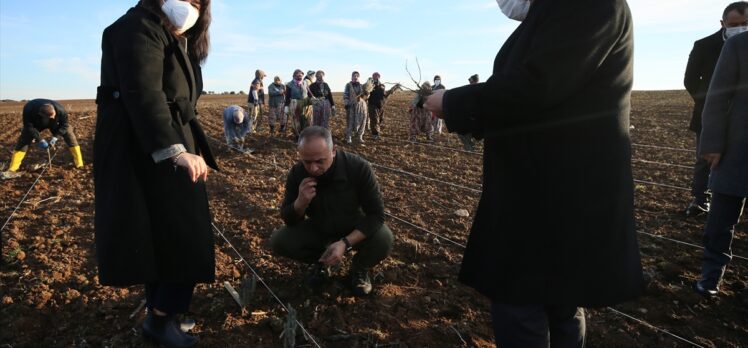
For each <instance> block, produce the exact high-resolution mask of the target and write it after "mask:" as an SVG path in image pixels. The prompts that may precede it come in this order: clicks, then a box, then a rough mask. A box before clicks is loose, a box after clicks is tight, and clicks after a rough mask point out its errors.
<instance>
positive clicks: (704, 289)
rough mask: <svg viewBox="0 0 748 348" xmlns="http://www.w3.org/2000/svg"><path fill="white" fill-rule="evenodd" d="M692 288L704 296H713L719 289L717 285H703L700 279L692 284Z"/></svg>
mask: <svg viewBox="0 0 748 348" xmlns="http://www.w3.org/2000/svg"><path fill="white" fill-rule="evenodd" d="M693 289H694V290H695V291H696V292H697V293H699V294H700V295H702V296H706V297H714V296H717V294H718V293H719V289H717V287H714V288H712V287H709V286H707V285H705V284H704V282H703V281H701V280H699V281H697V282H696V284H694V285H693Z"/></svg>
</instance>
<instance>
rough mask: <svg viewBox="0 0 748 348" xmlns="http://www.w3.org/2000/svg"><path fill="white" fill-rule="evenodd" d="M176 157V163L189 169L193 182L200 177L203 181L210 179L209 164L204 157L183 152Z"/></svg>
mask: <svg viewBox="0 0 748 348" xmlns="http://www.w3.org/2000/svg"><path fill="white" fill-rule="evenodd" d="M174 158H175V159H176V160H175V161H174V165H176V166H180V167H184V168H185V169H187V174H188V175H189V176H190V179H191V180H192V182H194V183H196V182H197V181H198V180H200V179H203V181H205V180H207V179H208V165H207V164H205V160H204V159H203V158H202V157H200V156H198V155H193V154H191V153H188V152H182V153H181V154H179V155H176V156H175V157H174Z"/></svg>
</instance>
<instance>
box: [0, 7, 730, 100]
mask: <svg viewBox="0 0 748 348" xmlns="http://www.w3.org/2000/svg"><path fill="white" fill-rule="evenodd" d="M732 1H733V0H729V1H725V0H656V1H655V0H629V6H630V7H631V11H632V14H633V17H634V28H635V29H634V30H635V58H634V59H635V63H634V66H635V71H634V89H635V90H661V89H683V73H684V70H685V66H686V62H687V60H688V54H689V52H690V51H691V48H692V47H693V42H694V41H695V40H697V39H700V38H702V37H704V36H707V35H709V34H712V33H714V32H716V31H717V30H719V28H720V24H719V20H720V18H721V16H722V10H723V9H724V8H725V6H727V4H729V3H730V2H732ZM136 3H137V0H105V1H102V0H95V1H94V0H77V1H59V0H0V99H12V100H21V99H32V98H50V99H88V98H94V97H95V94H96V87H97V86H98V84H99V83H98V82H99V64H100V59H101V33H102V32H103V30H104V28H106V27H107V26H108V25H109V24H111V23H112V22H114V21H115V20H116V19H117V18H119V17H120V16H121V15H122V14H124V13H125V12H126V11H127V9H128V8H130V7H132V6H134V5H135V4H136ZM212 3H213V5H212V6H213V7H212V10H213V24H212V26H211V40H212V41H211V51H210V55H209V56H208V60H207V62H206V63H205V65H204V69H203V76H204V80H205V88H204V89H205V90H206V91H214V92H216V93H220V92H224V91H235V92H239V91H241V90H244V91H245V92H246V91H247V89H248V86H249V83H250V82H251V80H252V78H253V77H254V72H255V70H256V69H262V70H264V71H265V72H266V73H267V74H268V78H267V79H266V81H265V83H266V85H267V84H269V83H271V82H272V78H273V76H276V75H277V76H280V77H281V79H282V80H283V81H284V82H285V81H288V80H289V79H290V78H291V75H292V73H293V70H294V69H297V68H298V69H302V70H304V71H307V70H320V69H321V70H324V71H325V73H326V76H325V80H326V81H327V82H328V84H330V87H331V88H332V89H333V91H341V90H342V89H343V87H344V85H345V83H346V82H347V81H349V79H350V73H351V72H352V71H354V70H356V71H360V72H361V75H362V76H364V77H368V76H370V75H371V74H372V73H373V72H375V71H377V72H379V73H380V74H381V75H382V80H383V81H385V82H402V83H406V86H411V85H412V84H413V83H412V82H410V78H409V77H408V74H407V73H406V71H405V63H406V60H407V61H408V62H409V64H410V70H411V72H413V73H414V75H416V76H415V78H416V79H418V76H417V75H418V71H417V70H418V69H417V67H416V65H415V59H416V57H417V58H418V60H419V61H420V65H421V71H422V81H427V80H432V79H433V77H434V75H436V74H438V75H440V76H441V77H442V83H443V84H444V85H445V86H447V87H448V88H449V87H457V86H461V85H464V84H467V79H468V77H469V76H470V75H472V74H476V73H477V74H479V75H480V78H481V81H484V80H485V79H486V78H488V77H489V76H490V74H491V68H492V65H493V60H494V57H495V56H496V53H497V52H498V50H499V49H500V48H501V46H502V44H503V43H504V41H505V40H506V38H507V37H509V35H510V34H511V32H512V31H513V30H514V29H515V28H516V27H517V25H518V22H516V21H512V20H510V19H507V18H506V17H505V16H504V15H503V14H502V13H501V11H500V10H499V7H498V5H497V4H496V1H495V0H463V1H446V0H419V1H416V0H346V1H341V0H321V1H309V0H283V1H280V0H263V1H256V0H213V1H212Z"/></svg>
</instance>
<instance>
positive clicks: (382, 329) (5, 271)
mask: <svg viewBox="0 0 748 348" xmlns="http://www.w3.org/2000/svg"><path fill="white" fill-rule="evenodd" d="M337 99H338V100H339V99H340V96H337ZM408 99H409V98H408V97H407V96H406V95H404V94H400V95H398V96H396V97H393V99H391V100H390V101H389V103H388V105H387V108H386V113H387V114H386V115H387V116H386V117H387V119H386V126H385V135H386V136H387V137H386V138H385V139H384V140H381V141H378V142H375V141H373V140H370V138H369V137H368V136H367V137H366V140H367V142H366V143H365V144H364V145H354V146H345V145H341V146H342V148H343V149H345V150H350V151H354V152H357V153H360V154H362V155H363V156H364V157H366V158H367V159H369V160H370V161H371V162H372V163H374V164H375V169H376V172H377V177H378V180H379V182H380V184H381V186H382V191H383V196H384V199H385V204H386V207H387V212H388V213H389V214H392V215H393V216H397V217H400V218H402V219H405V220H407V221H409V222H412V223H414V224H416V225H419V226H423V227H426V228H428V229H429V230H431V231H433V232H435V233H438V234H440V235H443V236H445V237H447V238H449V239H451V240H454V241H456V242H458V243H462V244H464V243H465V241H466V238H467V234H468V231H469V228H470V223H471V220H472V212H473V211H474V208H475V206H476V204H477V198H478V194H477V193H475V192H473V191H471V190H468V189H464V188H458V187H454V186H450V185H448V184H444V183H440V182H436V181H432V180H428V179H425V178H422V177H414V176H410V175H407V174H403V173H398V172H395V171H392V170H391V169H388V168H392V169H400V170H404V171H407V172H411V173H417V174H421V175H423V176H425V177H429V178H434V179H438V180H441V181H443V182H447V183H453V184H457V185H461V186H465V187H468V188H476V189H479V188H480V183H481V158H480V155H477V154H471V153H465V152H459V151H454V150H451V149H445V148H437V147H434V146H430V145H426V144H422V143H419V144H412V143H409V142H406V141H404V140H405V139H406V134H407V125H408V121H407V113H406V111H407V102H408ZM232 103H236V104H240V105H243V104H244V97H243V96H231V97H227V96H208V97H205V98H203V99H202V100H201V103H200V114H201V118H202V121H203V123H204V126H205V128H206V131H207V132H208V133H209V135H210V136H211V137H213V138H215V139H216V143H214V144H215V146H214V148H215V152H216V154H217V156H218V158H219V163H220V164H221V166H222V171H221V172H219V173H212V174H211V176H210V178H209V190H210V191H209V193H210V196H211V208H212V212H213V215H214V218H215V223H216V225H217V226H218V227H219V228H221V229H222V231H223V233H224V234H225V236H226V237H227V238H228V239H229V240H230V242H231V243H232V244H233V245H234V246H235V247H236V248H237V249H238V250H239V252H240V253H241V255H242V257H244V258H245V259H246V261H247V262H248V263H249V265H251V266H252V267H253V268H254V269H255V270H256V271H257V272H258V273H259V274H260V275H261V276H262V279H263V280H264V281H265V282H266V283H267V285H269V286H270V288H272V290H273V291H274V293H275V294H276V295H277V296H278V297H279V298H280V299H281V300H282V301H283V303H284V304H290V305H291V306H292V307H293V308H295V309H296V310H298V312H299V320H300V321H301V323H303V324H304V326H305V328H306V329H307V330H308V331H309V332H310V333H311V334H312V335H313V336H314V337H315V339H316V340H317V342H319V343H320V345H321V346H324V347H383V346H387V347H459V346H473V347H491V346H493V343H492V332H491V329H490V317H489V315H488V314H487V308H488V302H487V301H486V300H485V299H483V298H482V297H481V296H479V295H477V294H476V293H475V292H473V291H472V290H470V289H468V288H466V287H465V286H462V285H461V284H459V283H458V282H457V281H456V274H457V272H458V270H459V264H460V259H461V256H462V252H463V249H462V248H461V247H459V246H456V245H453V244H450V243H449V242H448V241H446V240H444V239H443V238H435V237H434V236H432V235H429V234H426V233H425V232H423V231H421V230H419V229H415V228H413V227H411V226H408V225H406V224H403V223H401V222H399V221H397V220H395V219H392V218H389V219H388V224H389V225H390V226H391V227H392V229H393V231H394V232H395V234H396V242H395V247H394V250H393V253H392V255H391V256H390V257H389V258H388V259H387V260H386V261H385V262H384V263H383V264H382V265H380V266H379V267H378V268H377V269H376V271H375V273H376V275H375V286H376V288H375V293H374V294H373V295H372V296H371V297H370V298H366V299H360V298H355V297H352V296H351V294H350V291H349V290H348V289H347V288H346V286H345V285H344V283H343V282H344V275H345V267H343V270H341V271H340V272H339V274H338V275H336V277H335V279H334V281H333V282H332V284H331V285H330V286H329V287H328V288H326V289H324V290H323V291H321V292H312V291H310V290H308V289H306V288H305V287H304V286H303V285H302V284H303V278H304V274H305V267H303V266H301V265H299V264H296V263H293V262H289V261H288V260H284V259H281V258H278V257H275V256H273V255H272V254H271V253H270V251H269V248H268V239H269V236H270V234H271V233H272V231H273V229H274V228H276V227H278V226H280V225H281V224H282V222H281V220H280V217H279V213H278V209H277V207H278V205H279V204H280V201H281V199H282V196H283V185H284V180H285V174H286V171H287V169H288V168H289V167H290V166H291V165H292V164H293V163H294V161H295V159H296V155H295V149H294V146H293V145H292V144H291V143H289V142H288V141H289V140H291V138H290V137H289V138H286V139H285V141H283V140H277V139H271V138H269V137H267V127H263V129H262V131H261V132H260V135H259V136H253V137H252V138H251V139H250V145H249V146H250V147H253V148H256V149H257V151H256V152H255V153H254V154H253V155H251V156H249V155H244V154H240V153H237V152H233V151H231V150H230V149H228V148H227V147H226V146H224V145H222V143H221V142H220V141H221V140H220V139H221V138H222V125H221V112H222V109H223V108H224V107H225V106H227V105H229V104H232ZM63 105H65V106H66V107H67V108H68V109H69V110H71V122H72V123H73V125H74V126H75V127H76V132H77V135H78V138H79V140H80V142H81V145H82V148H83V149H84V157H85V159H86V160H87V163H86V167H85V169H83V170H74V169H72V164H71V160H72V159H71V156H70V154H69V153H68V152H67V151H66V150H64V149H61V150H60V151H59V153H58V154H57V156H56V157H55V158H54V160H53V166H52V167H51V168H50V169H49V170H48V171H47V172H46V173H44V175H42V176H41V178H40V180H39V182H38V183H37V184H36V186H35V187H34V188H33V190H31V192H30V193H29V195H28V197H26V199H25V200H24V201H23V203H22V204H21V205H20V206H19V209H18V210H17V212H16V213H15V215H14V216H13V218H12V220H11V221H10V223H9V224H8V225H7V226H6V227H5V228H4V229H3V230H2V240H3V245H2V258H3V264H2V268H1V269H0V282H1V283H0V284H1V285H2V286H1V287H0V301H1V303H0V327H1V328H2V329H0V344H3V345H9V346H12V347H53V346H66V347H67V346H71V347H73V346H75V347H87V346H140V345H146V343H144V342H143V341H142V339H141V338H140V336H139V335H138V332H137V329H138V327H139V324H140V322H141V321H142V318H143V313H142V312H138V313H136V315H135V316H134V317H133V318H130V315H131V313H133V311H134V310H135V309H136V307H137V306H138V304H139V303H140V301H141V299H142V298H143V292H142V289H141V288H139V287H132V288H127V289H116V288H109V287H102V286H101V285H99V284H98V281H97V275H96V262H95V250H94V247H93V232H94V231H93V213H94V212H93V198H94V197H93V182H92V176H91V164H90V161H91V157H92V153H91V145H92V138H93V132H94V125H95V105H94V104H93V102H92V101H64V102H63ZM691 106H692V103H691V102H690V99H689V98H688V96H687V94H685V92H682V91H676V92H638V93H635V94H634V100H633V113H632V125H634V127H635V128H634V129H632V131H631V134H632V138H633V141H634V142H635V143H637V144H649V145H658V146H667V147H674V148H682V149H692V148H693V144H694V136H693V134H692V133H690V132H689V131H688V130H687V126H688V120H689V118H690V108H691ZM21 107H22V104H21V103H2V105H0V122H1V124H4V125H6V127H5V128H4V129H2V130H0V153H1V154H2V155H1V156H0V161H8V160H9V158H10V154H11V151H12V149H13V145H14V143H15V140H16V137H17V136H18V133H19V127H20V124H21V122H20V118H21V116H20V110H21ZM332 124H333V132H334V134H335V136H336V142H338V143H339V144H340V143H341V141H340V140H342V134H343V129H344V124H345V120H344V118H343V117H342V116H337V117H336V118H334V119H333V120H332ZM263 126H264V125H263ZM434 145H439V146H444V147H449V148H454V149H457V148H460V143H459V141H458V139H457V138H456V137H455V136H454V135H447V134H445V135H441V136H437V137H436V141H435V142H434ZM479 150H480V149H479ZM634 158H635V159H636V160H647V161H655V162H663V163H673V164H680V165H686V166H690V165H691V164H692V162H693V158H694V154H693V153H692V152H682V151H668V150H662V149H654V148H646V147H637V146H635V147H634ZM46 161H47V155H46V153H44V152H43V151H41V150H38V149H35V148H34V149H32V150H31V151H29V154H28V155H27V157H26V160H25V161H24V163H23V166H22V169H23V170H27V171H28V172H26V173H24V174H23V175H22V176H21V177H20V178H16V179H12V180H6V181H3V182H2V186H1V187H0V195H1V197H3V198H2V200H1V203H0V217H1V218H2V219H1V220H0V223H5V221H6V219H7V218H8V216H10V214H11V212H12V211H13V210H14V209H15V207H16V205H17V204H18V203H19V202H20V201H21V199H22V197H23V196H24V194H25V193H26V191H27V190H28V188H29V187H30V186H31V184H32V183H33V182H34V180H36V178H37V176H38V174H39V173H40V172H41V171H42V170H43V169H41V168H39V169H36V170H32V169H33V167H34V165H35V164H41V163H45V162H46ZM633 165H634V168H635V169H634V173H635V177H636V179H638V180H645V181H653V182H658V183H665V184H669V185H675V186H681V187H688V186H689V183H690V170H688V169H686V168H679V167H669V166H663V165H659V164H653V163H644V162H637V161H635V162H634V163H633ZM385 167H387V168H385ZM689 199H690V194H689V192H688V191H685V190H678V189H672V188H663V187H657V186H652V185H649V184H643V183H639V184H637V185H636V217H637V224H638V228H639V230H640V231H641V232H647V233H652V234H656V235H661V236H666V237H668V238H673V239H677V240H681V241H685V242H689V243H693V244H697V245H699V244H700V243H701V242H700V235H701V233H702V229H703V224H704V219H703V218H696V219H688V220H687V219H684V218H683V215H682V210H683V208H685V206H686V205H687V203H688V201H689ZM458 209H466V210H468V211H469V212H470V213H471V217H467V218H466V217H459V216H457V215H456V214H455V211H456V210H458ZM746 227H747V226H746V223H745V221H744V220H743V222H742V223H741V224H740V225H738V227H737V231H736V235H735V240H734V242H733V252H734V253H735V254H737V255H741V256H748V246H746V245H745V240H746ZM216 240H217V243H216V261H217V269H216V275H217V282H216V283H215V284H203V285H200V286H199V287H198V289H197V291H196V295H195V298H194V301H193V306H192V308H191V310H192V314H191V316H192V317H194V318H195V319H196V320H197V326H196V328H195V331H194V332H195V334H196V335H197V336H199V338H200V340H201V343H202V345H203V346H206V347H214V346H228V347H240V346H252V347H276V346H281V344H282V343H281V339H280V338H279V335H280V333H281V332H280V330H281V327H282V321H283V320H284V317H285V313H284V310H283V309H282V307H281V306H280V305H279V303H278V302H277V301H276V299H275V298H274V297H273V296H271V295H270V293H269V292H268V291H267V290H266V289H265V288H264V287H263V286H262V285H258V289H257V291H256V292H255V295H254V296H253V297H252V299H251V304H250V306H249V307H248V309H247V310H245V311H242V310H240V309H239V308H238V306H237V305H236V303H235V302H233V300H232V298H231V297H230V296H229V295H228V293H227V292H226V291H225V290H224V288H223V282H224V281H228V282H230V283H232V284H233V285H234V286H236V287H238V286H239V284H240V281H241V277H242V275H244V274H247V273H249V270H248V269H247V267H246V266H245V265H244V263H243V262H242V260H241V258H240V257H239V255H237V254H236V253H234V251H233V250H232V249H231V248H230V247H229V245H228V244H227V243H226V242H224V241H223V239H222V238H221V237H220V236H218V235H217V237H216ZM639 240H640V245H641V252H642V258H643V263H644V268H645V272H646V274H647V278H648V281H649V283H648V286H647V294H646V295H645V296H643V297H641V298H640V299H638V300H637V301H633V302H629V303H625V304H622V305H619V306H617V307H616V309H617V310H619V311H621V312H624V313H628V314H630V315H633V316H635V317H637V318H640V319H643V320H645V321H647V322H649V323H651V324H652V325H654V326H657V327H659V328H662V329H665V330H668V331H670V332H672V333H674V334H677V335H679V336H682V337H684V338H686V339H688V340H691V341H693V342H695V343H697V344H699V345H703V346H707V347H740V346H745V345H746V344H748V290H747V289H746V287H747V286H748V261H746V260H742V259H734V261H733V263H732V264H731V265H730V267H729V268H728V271H727V274H726V277H725V284H724V286H723V293H722V294H721V296H720V297H719V298H717V299H716V300H706V299H703V298H701V297H699V296H697V295H695V294H694V293H693V291H692V290H691V284H692V283H693V281H694V280H695V279H696V278H697V276H698V270H699V262H700V257H701V251H700V250H699V249H697V248H694V247H690V246H684V245H680V244H676V243H674V242H671V241H666V240H662V239H656V238H653V237H651V236H649V235H645V234H641V235H640V238H639ZM590 276H592V277H594V275H590ZM587 313H588V315H587V330H588V343H589V346H593V347H616V346H620V347H631V346H646V347H679V346H688V344H686V343H684V342H682V341H678V340H676V339H674V338H672V337H671V336H668V335H665V334H662V333H659V332H657V331H655V330H653V329H652V328H651V327H648V326H646V325H643V324H640V323H637V322H635V321H632V320H630V319H627V318H625V317H623V316H621V315H619V314H616V313H614V312H613V311H611V310H609V309H592V310H589V311H588V312H587ZM297 331H299V332H298V334H299V335H298V337H297V340H296V341H297V344H299V345H300V346H304V345H306V346H311V345H310V344H309V342H308V341H305V340H304V338H303V336H301V333H300V330H297ZM463 340H464V342H465V343H463Z"/></svg>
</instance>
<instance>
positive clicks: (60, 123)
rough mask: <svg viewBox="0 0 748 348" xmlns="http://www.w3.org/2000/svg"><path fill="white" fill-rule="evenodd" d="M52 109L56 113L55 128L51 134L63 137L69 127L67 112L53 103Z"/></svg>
mask: <svg viewBox="0 0 748 348" xmlns="http://www.w3.org/2000/svg"><path fill="white" fill-rule="evenodd" d="M54 107H55V112H56V113H57V116H56V118H57V127H54V128H53V129H52V134H53V135H55V136H57V135H65V134H67V133H68V127H70V123H69V119H68V112H67V111H66V110H65V108H63V107H62V105H60V104H58V103H54Z"/></svg>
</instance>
